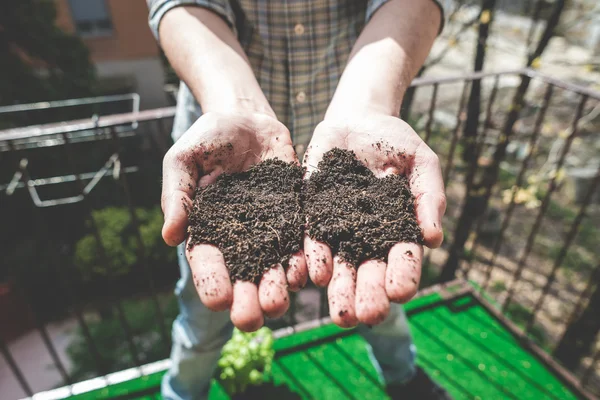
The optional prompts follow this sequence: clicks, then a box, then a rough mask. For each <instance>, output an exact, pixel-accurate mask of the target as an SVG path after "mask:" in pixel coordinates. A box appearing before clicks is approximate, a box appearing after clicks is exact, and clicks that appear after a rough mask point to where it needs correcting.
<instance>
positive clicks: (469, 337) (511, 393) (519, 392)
mask: <svg viewBox="0 0 600 400" xmlns="http://www.w3.org/2000/svg"><path fill="white" fill-rule="evenodd" d="M405 308H406V310H407V313H408V315H409V323H410V326H411V329H412V333H413V338H414V342H415V344H416V345H417V348H418V355H417V363H418V364H419V365H420V366H421V367H422V368H424V369H425V370H426V371H427V372H428V373H429V374H430V375H431V376H432V377H433V378H434V379H435V380H436V381H437V382H438V383H440V384H441V385H442V386H444V387H445V388H446V389H447V390H448V391H449V392H450V394H451V395H452V396H453V397H454V398H455V399H477V398H479V399H492V398H494V399H496V398H501V399H536V400H537V399H560V400H567V399H577V396H575V395H574V394H573V393H572V392H571V391H570V390H569V389H568V388H567V387H566V386H565V385H563V384H562V383H561V381H560V380H559V379H558V378H557V377H556V376H555V375H554V374H553V373H552V372H551V371H549V370H548V369H547V368H546V367H545V366H544V364H542V363H541V362H540V361H538V359H537V358H536V357H535V356H534V355H532V354H531V353H529V352H528V351H526V350H525V349H524V348H522V347H521V346H520V345H519V342H518V341H517V340H516V339H515V338H514V337H513V336H512V335H511V333H510V332H509V331H507V330H506V329H505V328H504V327H503V326H502V324H500V322H498V321H497V320H496V319H495V318H494V317H493V316H492V315H491V314H490V313H489V312H488V311H487V310H486V309H485V308H484V307H483V306H482V305H481V304H480V303H479V302H477V301H476V299H475V298H473V297H472V296H470V295H467V296H463V297H459V298H457V299H455V300H453V301H451V302H449V303H444V302H443V301H442V299H441V297H440V295H439V294H436V293H434V294H431V295H428V296H424V297H421V298H418V299H415V300H413V301H412V302H410V303H409V304H407V305H406V307H405ZM275 348H276V350H277V353H276V359H275V362H274V365H273V371H272V376H271V380H272V384H271V385H270V387H269V388H268V390H267V391H266V392H265V394H264V396H263V398H267V399H268V398H285V399H386V398H387V396H386V395H385V390H384V388H383V386H382V385H381V383H380V381H379V377H378V374H377V372H376V371H375V368H374V367H373V366H372V364H371V362H370V360H369V356H368V354H367V351H366V347H365V342H364V340H363V339H362V337H361V336H360V335H359V334H358V333H356V331H354V330H343V329H340V328H338V327H336V326H334V325H326V326H322V327H319V328H316V329H312V330H308V331H304V332H300V333H296V334H294V335H291V336H287V337H284V338H280V339H278V340H276V341H275ZM161 375H162V374H161V373H157V374H154V375H150V376H148V377H145V378H139V379H135V380H131V381H128V382H124V383H121V384H118V385H113V386H110V387H108V388H105V389H99V390H96V391H93V392H89V393H86V394H81V395H78V396H73V397H72V399H78V400H80V399H158V398H160V396H159V391H160V390H159V385H160V378H161ZM226 399H229V397H228V396H227V394H226V393H225V392H224V390H223V388H222V387H221V386H220V385H219V383H218V382H216V381H215V382H213V384H212V388H211V393H210V400H226Z"/></svg>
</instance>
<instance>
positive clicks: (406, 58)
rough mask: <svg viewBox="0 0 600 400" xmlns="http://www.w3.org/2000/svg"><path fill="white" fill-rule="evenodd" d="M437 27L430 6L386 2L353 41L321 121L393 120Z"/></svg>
mask: <svg viewBox="0 0 600 400" xmlns="http://www.w3.org/2000/svg"><path fill="white" fill-rule="evenodd" d="M440 22H441V13H440V10H439V7H438V6H437V5H436V4H435V3H434V1H433V0H390V1H388V2H387V3H386V4H384V5H383V6H381V8H380V9H379V10H378V11H377V12H376V13H375V14H374V15H373V17H372V18H371V20H370V21H369V23H368V24H367V26H365V28H364V30H363V32H362V33H361V35H360V36H359V38H358V40H357V41H356V44H355V45H354V48H353V50H352V53H351V54H350V58H349V62H348V64H347V66H346V69H345V70H344V73H343V74H342V77H341V79H340V82H339V84H338V87H337V89H336V92H335V95H334V97H333V99H332V101H331V104H330V106H329V108H328V110H327V113H326V116H325V118H326V119H328V118H345V117H346V116H348V115H353V116H360V115H365V114H369V113H378V114H385V115H395V116H398V115H399V113H400V106H401V104H402V99H403V97H404V93H405V91H406V89H407V88H408V86H409V84H410V81H411V80H412V79H413V78H414V76H415V75H416V74H417V72H418V70H419V68H420V67H421V65H422V64H423V62H424V61H425V58H426V57H427V55H428V54H429V51H430V49H431V46H432V44H433V41H434V40H435V37H436V35H437V32H438V30H439V26H440Z"/></svg>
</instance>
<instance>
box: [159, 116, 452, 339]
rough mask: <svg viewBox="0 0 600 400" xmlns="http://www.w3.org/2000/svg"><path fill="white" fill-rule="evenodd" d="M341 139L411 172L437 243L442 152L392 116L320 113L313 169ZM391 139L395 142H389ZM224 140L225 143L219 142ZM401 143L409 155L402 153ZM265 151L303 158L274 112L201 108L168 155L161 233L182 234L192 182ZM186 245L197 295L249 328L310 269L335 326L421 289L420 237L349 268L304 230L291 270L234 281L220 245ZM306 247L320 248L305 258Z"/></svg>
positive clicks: (375, 160)
mask: <svg viewBox="0 0 600 400" xmlns="http://www.w3.org/2000/svg"><path fill="white" fill-rule="evenodd" d="M376 143H380V144H381V143H384V144H386V146H377V145H375V144H376ZM335 147H338V148H342V149H347V150H351V151H354V152H355V153H356V155H357V156H358V158H359V159H360V160H362V161H363V162H365V163H366V165H367V167H368V168H370V169H371V170H372V171H373V172H374V173H375V175H376V176H378V177H382V176H385V175H387V174H405V175H407V177H408V178H409V182H410V187H411V190H412V192H413V194H414V197H415V210H416V216H417V221H418V223H419V226H420V227H421V229H422V232H423V237H424V243H425V245H427V246H428V247H431V248H435V247H438V246H439V245H440V244H441V242H442V239H443V232H442V226H441V220H442V216H443V214H444V212H445V209H446V200H445V195H444V184H443V180H442V175H441V170H440V164H439V160H438V157H437V156H436V154H435V153H434V152H433V151H432V150H431V149H430V148H429V147H428V146H427V145H426V144H425V143H424V142H423V141H422V140H421V138H420V137H419V136H418V135H417V133H416V132H415V131H414V130H413V129H412V128H411V127H410V126H409V125H408V124H407V123H405V122H404V121H402V120H401V119H399V118H397V117H393V116H388V115H373V116H369V117H368V118H364V117H361V118H360V119H357V120H356V121H351V120H327V119H326V120H324V121H323V122H321V123H320V124H319V125H318V126H317V127H316V128H315V131H314V134H313V137H312V139H311V142H310V144H309V146H308V148H307V150H306V153H305V156H304V166H305V167H306V169H307V176H308V175H309V174H310V172H311V171H313V170H314V169H315V168H316V166H317V164H318V163H319V161H320V160H321V158H322V156H323V154H324V153H325V152H327V151H328V150H331V149H333V148H335ZM391 147H393V148H394V149H396V151H386V150H387V149H389V148H391ZM219 148H223V149H225V148H227V150H228V151H215V149H219ZM399 152H403V155H404V157H399V156H398V153H399ZM269 158H279V159H281V160H284V161H287V162H296V163H298V158H297V156H296V152H295V151H294V147H293V145H292V141H291V138H290V132H289V130H288V129H287V128H286V127H285V126H284V125H283V124H282V123H281V122H279V121H278V120H277V119H276V118H274V117H273V116H270V115H267V114H261V113H248V114H246V115H242V114H222V113H215V112H210V113H206V114H204V115H203V116H202V117H200V118H199V119H198V121H197V122H196V123H195V124H194V125H193V126H192V127H191V128H190V129H189V130H188V131H187V132H186V133H185V134H184V135H183V136H182V137H181V138H180V139H179V140H178V141H177V142H176V143H175V144H174V145H173V147H172V148H171V149H170V150H169V152H168V153H167V154H166V155H165V158H164V162H163V189H162V199H161V203H162V209H163V212H164V218H165V222H164V226H163V229H162V236H163V238H164V240H165V242H166V243H167V244H169V245H171V246H176V245H178V244H180V243H182V242H183V241H184V240H186V236H187V224H188V215H187V210H188V209H190V207H191V205H192V200H193V196H194V190H195V188H196V187H198V186H205V185H208V184H211V183H213V182H214V181H215V180H216V178H217V177H218V176H219V175H220V174H222V173H233V172H239V171H243V170H246V169H248V168H249V167H250V166H252V165H254V164H257V163H259V162H260V161H262V160H265V159H269ZM185 247H186V257H187V259H188V261H189V264H190V268H191V271H192V274H193V276H194V281H195V282H197V283H198V284H197V286H196V289H197V292H198V295H199V296H200V300H201V301H202V302H203V303H204V305H206V307H208V308H209V309H211V310H213V311H224V310H228V309H229V310H230V313H231V320H232V322H233V324H234V325H235V326H236V327H238V328H239V329H241V330H243V331H254V330H256V329H258V328H260V327H261V326H262V325H263V323H264V317H265V316H267V317H272V318H275V317H279V316H281V315H283V314H284V313H285V312H286V311H287V309H288V307H289V298H290V297H289V295H288V291H298V290H300V289H302V288H303V287H304V286H305V284H306V282H307V279H308V276H310V278H311V280H312V281H313V282H314V283H315V284H316V285H317V286H321V287H327V293H328V300H329V309H330V314H331V318H332V320H333V322H334V323H336V324H337V325H339V326H342V327H352V326H355V325H357V324H358V323H364V324H368V325H376V324H378V323H381V322H382V321H383V320H385V318H386V316H387V315H388V313H389V309H390V303H391V302H394V303H402V302H406V301H408V300H410V299H411V298H412V297H413V296H414V295H415V293H416V292H417V289H418V285H419V279H420V275H421V260H422V258H423V247H422V246H421V245H419V244H416V243H397V244H395V245H394V246H393V247H392V248H391V250H390V252H389V255H388V262H387V264H386V263H385V262H383V261H381V260H369V261H366V262H364V263H363V264H361V265H360V266H358V268H353V267H351V266H350V265H348V264H346V263H345V262H343V261H342V260H341V259H339V257H337V256H336V255H335V254H332V252H331V249H330V248H329V247H328V246H327V245H325V244H323V243H319V242H317V241H315V240H313V239H311V238H309V237H308V236H305V239H304V250H303V251H302V250H301V251H299V252H298V253H296V254H294V255H293V256H292V257H291V259H290V262H289V267H288V268H287V270H284V268H283V267H282V266H281V265H276V266H274V267H273V268H270V269H269V270H268V271H267V272H266V273H265V274H264V276H263V277H262V279H261V281H260V282H259V285H258V286H257V285H255V284H253V283H250V282H241V281H237V282H235V283H234V284H232V283H231V281H230V279H229V274H228V269H227V267H226V266H225V261H224V259H223V255H222V254H221V252H220V251H219V249H218V248H217V247H215V246H213V245H209V244H201V245H196V246H194V247H192V248H191V249H188V248H187V246H185ZM305 253H307V254H308V253H311V254H313V255H314V256H311V257H310V258H307V257H305V256H304V254H305Z"/></svg>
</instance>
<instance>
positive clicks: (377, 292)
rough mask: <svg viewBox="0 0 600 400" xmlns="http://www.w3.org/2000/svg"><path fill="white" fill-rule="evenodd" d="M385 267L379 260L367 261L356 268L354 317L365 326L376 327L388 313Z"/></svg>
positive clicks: (388, 302) (388, 303)
mask: <svg viewBox="0 0 600 400" xmlns="http://www.w3.org/2000/svg"><path fill="white" fill-rule="evenodd" d="M385 274H386V265H385V263H384V262H383V261H380V260H369V261H366V262H364V263H362V264H361V265H360V267H358V273H357V278H356V317H357V318H358V320H359V321H360V322H362V323H363V324H367V325H377V324H379V323H381V322H383V320H385V318H386V317H387V315H388V314H389V312H390V301H389V299H388V295H387V292H386V290H385Z"/></svg>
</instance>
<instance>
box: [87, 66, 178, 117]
mask: <svg viewBox="0 0 600 400" xmlns="http://www.w3.org/2000/svg"><path fill="white" fill-rule="evenodd" d="M96 71H97V73H98V77H99V78H100V79H101V78H109V77H129V78H130V79H132V80H133V82H135V88H134V90H135V92H137V93H138V94H139V95H140V108H141V109H150V108H158V107H165V106H167V105H168V102H167V95H166V93H165V92H164V88H163V86H164V73H163V67H162V63H161V61H160V58H159V57H154V58H146V59H139V60H123V61H105V62H99V63H96Z"/></svg>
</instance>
